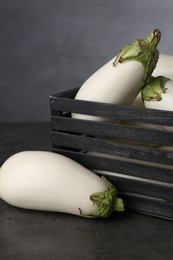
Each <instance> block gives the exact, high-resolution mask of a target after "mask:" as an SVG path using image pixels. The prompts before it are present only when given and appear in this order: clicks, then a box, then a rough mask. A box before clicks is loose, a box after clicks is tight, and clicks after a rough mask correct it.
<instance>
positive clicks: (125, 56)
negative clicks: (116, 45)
mask: <svg viewBox="0 0 173 260" xmlns="http://www.w3.org/2000/svg"><path fill="white" fill-rule="evenodd" d="M160 38H161V32H160V30H159V29H156V30H154V31H153V32H151V33H150V34H149V35H148V37H147V38H146V39H145V40H144V39H137V40H135V41H133V42H131V43H129V44H127V45H126V46H125V47H124V48H123V49H122V50H121V51H120V52H119V53H118V55H117V56H116V58H115V60H114V62H113V65H114V66H116V65H117V64H118V63H123V62H126V61H132V60H133V61H139V62H141V63H142V64H143V66H144V79H143V81H144V83H146V82H148V81H149V79H150V76H151V74H152V73H153V71H154V69H155V67H156V64H157V61H158V58H159V51H158V50H157V45H158V43H159V42H160Z"/></svg>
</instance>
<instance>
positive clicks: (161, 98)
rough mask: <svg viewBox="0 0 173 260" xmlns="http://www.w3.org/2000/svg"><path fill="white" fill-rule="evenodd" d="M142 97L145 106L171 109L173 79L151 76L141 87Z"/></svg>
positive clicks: (172, 108)
mask: <svg viewBox="0 0 173 260" xmlns="http://www.w3.org/2000/svg"><path fill="white" fill-rule="evenodd" d="M141 94H142V99H143V100H144V105H145V107H146V108H153V109H162V110H170V111H173V81H172V80H170V79H168V78H166V77H163V76H158V77H152V78H151V80H150V81H149V82H148V83H147V84H146V85H145V86H144V87H143V89H142V91H141Z"/></svg>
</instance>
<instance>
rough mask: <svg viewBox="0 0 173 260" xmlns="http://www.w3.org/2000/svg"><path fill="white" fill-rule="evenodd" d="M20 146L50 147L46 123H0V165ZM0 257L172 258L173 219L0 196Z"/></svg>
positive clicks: (30, 148)
mask: <svg viewBox="0 0 173 260" xmlns="http://www.w3.org/2000/svg"><path fill="white" fill-rule="evenodd" d="M23 150H46V151H50V150H51V134H50V124H49V123H15V124H5V123H4V124H0V164H1V165H2V163H3V162H4V161H5V160H6V159H7V158H8V157H9V156H11V155H13V154H14V153H16V152H19V151H23ZM0 259H1V260H6V259H13V260H15V259H22V260H24V259H39V260H40V259H84V260H85V259H96V260H97V259H98V260H102V259H106V260H109V259H110V260H111V259H118V260H121V259H122V260H126V259H127V260H131V259H132V260H134V259H140V260H141V259H145V260H146V259H157V260H160V259H161V260H162V259H163V260H167V259H170V260H172V259H173V222H171V221H168V220H164V219H159V218H155V217H151V216H146V215H142V214H137V213H132V212H125V213H121V214H114V215H112V216H111V217H110V218H108V219H88V218H82V217H78V216H73V215H68V214H63V213H54V212H42V211H34V210H33V211H32V210H24V209H19V208H15V207H13V206H10V205H8V204H7V203H5V202H4V201H3V200H1V199H0Z"/></svg>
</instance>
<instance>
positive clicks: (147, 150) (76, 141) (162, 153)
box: [51, 132, 173, 169]
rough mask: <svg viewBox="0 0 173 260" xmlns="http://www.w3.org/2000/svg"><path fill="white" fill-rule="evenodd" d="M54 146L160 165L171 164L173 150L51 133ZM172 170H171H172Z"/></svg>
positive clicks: (70, 134)
mask: <svg viewBox="0 0 173 260" xmlns="http://www.w3.org/2000/svg"><path fill="white" fill-rule="evenodd" d="M51 137H52V142H53V144H54V146H55V147H56V146H62V147H64V148H65V147H69V148H73V149H79V150H85V151H86V152H87V151H95V152H100V153H106V154H110V155H115V156H121V157H125V158H132V159H136V160H143V161H148V162H154V163H160V164H167V165H172V164H173V150H172V151H169V150H162V149H159V148H156V147H155V148H152V147H146V146H142V145H136V144H129V143H127V142H126V143H123V142H120V141H118V140H117V141H111V140H105V139H100V138H97V137H94V138H93V137H90V136H86V135H75V134H72V133H64V132H52V136H51ZM172 169H173V168H172Z"/></svg>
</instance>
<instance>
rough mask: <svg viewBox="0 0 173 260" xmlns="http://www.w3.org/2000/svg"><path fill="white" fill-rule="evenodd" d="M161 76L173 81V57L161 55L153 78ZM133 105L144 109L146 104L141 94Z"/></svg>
mask: <svg viewBox="0 0 173 260" xmlns="http://www.w3.org/2000/svg"><path fill="white" fill-rule="evenodd" d="M160 75H162V76H164V77H167V78H170V79H171V80H173V56H172V55H167V54H162V53H160V55H159V60H158V62H157V65H156V68H155V70H154V71H153V74H152V76H154V77H157V76H160ZM132 105H133V106H137V107H144V102H143V100H142V98H141V93H139V94H138V96H137V97H136V99H135V101H134V102H133V104H132Z"/></svg>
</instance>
